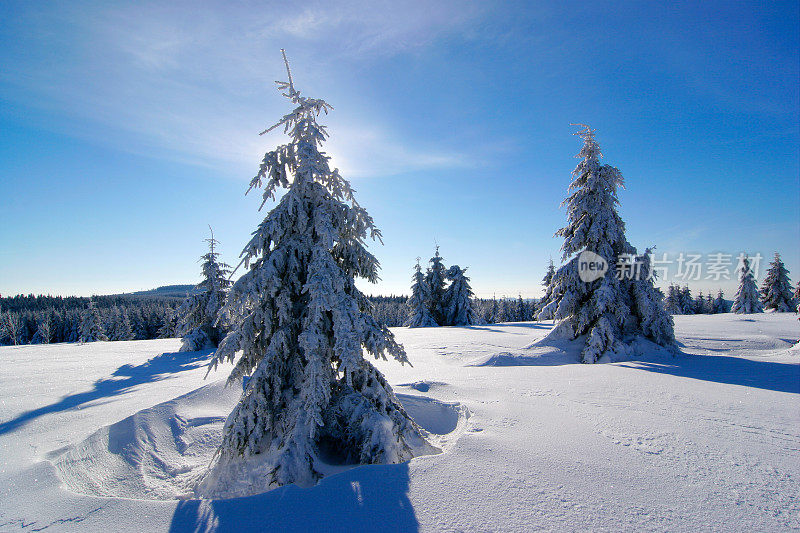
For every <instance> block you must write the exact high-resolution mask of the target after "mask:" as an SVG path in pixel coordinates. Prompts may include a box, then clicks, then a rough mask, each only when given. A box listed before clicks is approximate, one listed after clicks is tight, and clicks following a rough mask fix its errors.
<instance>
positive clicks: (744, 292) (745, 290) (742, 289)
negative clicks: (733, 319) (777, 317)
mask: <svg viewBox="0 0 800 533" xmlns="http://www.w3.org/2000/svg"><path fill="white" fill-rule="evenodd" d="M763 312H764V308H763V307H762V306H761V300H759V298H758V286H756V280H755V278H754V276H753V269H752V268H750V261H749V260H748V259H747V257H743V258H742V266H741V273H740V274H739V289H738V290H737V291H736V296H735V297H734V299H733V306H731V313H738V314H749V313H763Z"/></svg>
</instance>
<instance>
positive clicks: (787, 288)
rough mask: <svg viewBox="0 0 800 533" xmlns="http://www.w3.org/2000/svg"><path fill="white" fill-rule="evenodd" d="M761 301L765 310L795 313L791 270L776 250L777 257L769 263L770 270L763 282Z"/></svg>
mask: <svg viewBox="0 0 800 533" xmlns="http://www.w3.org/2000/svg"><path fill="white" fill-rule="evenodd" d="M761 302H762V303H763V304H764V310H765V311H769V310H770V309H772V310H774V311H775V312H778V313H793V312H794V311H795V306H796V303H795V301H794V296H793V295H792V282H791V281H789V271H788V270H786V267H785V266H784V265H783V261H781V256H780V254H779V253H778V252H775V258H774V259H773V260H772V262H771V263H770V264H769V270H767V275H766V276H765V277H764V282H763V283H762V284H761Z"/></svg>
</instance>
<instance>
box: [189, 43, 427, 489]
mask: <svg viewBox="0 0 800 533" xmlns="http://www.w3.org/2000/svg"><path fill="white" fill-rule="evenodd" d="M284 59H285V55H284ZM286 69H287V74H288V76H289V81H288V82H278V86H279V89H280V90H282V91H284V92H283V95H284V96H285V97H287V98H288V99H289V100H290V101H291V102H292V103H293V104H295V105H296V107H295V109H294V110H293V111H291V112H290V113H288V114H287V115H285V116H284V117H283V118H282V119H281V120H280V121H279V122H278V124H276V125H275V126H273V127H272V128H270V129H269V130H266V131H270V130H272V129H274V128H276V127H280V126H282V127H283V128H284V131H285V132H286V133H288V134H289V136H290V137H291V140H290V141H289V143H288V144H285V145H282V146H279V147H277V148H276V149H274V150H272V151H270V152H268V153H267V154H266V155H265V156H264V159H263V162H262V163H261V167H260V169H259V171H258V174H257V175H256V176H255V178H253V180H252V181H251V183H250V188H249V189H248V191H249V190H251V189H253V188H256V187H262V186H263V187H264V193H263V202H262V206H263V205H264V203H266V202H267V201H268V200H271V199H274V197H275V193H276V191H277V189H279V188H284V189H286V193H285V194H284V196H283V197H282V198H281V199H280V201H279V202H278V204H277V205H276V206H275V208H274V209H273V210H272V211H270V212H269V214H268V215H267V216H266V218H265V219H264V220H263V221H262V222H261V224H260V225H259V226H258V228H257V229H256V230H255V232H254V233H253V237H252V239H251V240H250V242H249V243H248V244H247V246H246V247H245V249H244V251H243V252H242V256H243V262H244V264H245V267H246V268H247V269H248V271H247V272H246V273H245V274H244V275H243V276H242V277H241V278H240V279H239V280H238V281H237V282H236V283H235V284H234V285H233V287H232V288H231V291H230V294H229V297H228V303H227V304H226V307H225V316H226V317H227V319H228V320H229V323H230V324H231V327H232V330H231V332H230V333H229V334H228V335H227V336H226V337H225V339H224V340H223V341H222V343H221V344H220V346H219V348H218V350H217V352H216V354H215V355H214V357H213V359H212V362H211V366H212V368H216V366H217V365H218V364H220V363H221V362H223V361H231V362H233V361H235V360H236V354H237V353H241V355H240V356H239V358H238V361H237V362H236V366H235V368H234V369H233V371H232V372H231V375H230V377H229V379H228V381H229V383H232V382H235V381H236V380H237V378H240V377H242V376H245V375H248V374H249V375H250V379H249V381H248V382H247V385H246V388H245V391H244V394H243V395H242V398H241V400H240V401H239V404H238V405H237V406H236V407H235V408H234V410H233V412H232V413H231V414H230V416H229V417H228V419H227V421H226V423H225V427H224V434H223V440H222V444H221V446H220V448H219V450H218V453H217V456H216V457H215V460H214V462H213V463H212V465H211V468H210V471H209V472H208V473H207V475H206V476H205V478H204V479H203V480H202V481H201V483H200V485H199V486H198V489H197V490H198V493H199V494H201V495H203V496H217V495H229V496H235V495H244V494H254V493H258V492H262V491H265V490H268V489H271V488H274V487H277V486H280V485H286V484H290V483H296V484H298V485H301V486H310V485H313V484H314V483H315V482H316V481H317V480H318V479H319V478H320V477H321V475H322V470H323V467H324V465H325V464H326V463H328V464H329V463H331V462H336V463H360V464H388V463H400V462H403V461H407V460H409V459H411V458H412V457H414V456H416V455H421V454H426V453H435V452H437V451H438V450H437V449H436V448H434V447H432V446H431V445H430V444H428V443H427V441H426V440H425V439H424V438H423V436H422V434H421V430H420V428H419V427H418V426H417V425H416V424H415V423H414V421H413V420H412V419H411V418H410V417H409V416H408V414H407V413H406V412H405V410H404V409H403V407H402V405H401V404H400V402H399V401H398V400H397V398H396V397H395V395H394V393H393V392H392V389H391V387H390V386H389V383H388V382H387V381H386V379H385V378H384V377H383V375H382V374H381V373H380V372H379V371H378V370H377V369H376V368H375V367H374V366H373V365H372V364H371V363H370V362H369V361H368V360H366V359H365V358H364V354H363V350H366V351H367V352H368V353H369V354H370V355H372V356H374V357H375V358H384V359H385V358H386V355H387V354H388V355H389V356H391V357H393V358H394V359H396V360H397V361H399V362H400V363H406V362H408V360H407V358H406V354H405V351H404V350H403V347H402V346H401V345H399V344H398V343H397V342H396V341H395V339H394V336H393V335H392V333H391V332H390V331H389V329H388V328H387V327H385V326H384V325H382V324H380V323H378V322H377V321H376V320H375V319H374V318H373V316H372V314H371V312H372V309H371V304H370V303H369V301H368V299H367V297H366V296H365V295H364V294H362V293H361V291H359V290H358V289H357V288H356V284H355V277H356V276H358V277H362V278H365V279H367V280H369V281H370V282H375V281H377V279H378V268H379V264H378V261H377V259H376V258H375V257H374V256H373V255H372V254H370V253H369V252H368V251H367V249H366V247H365V244H364V242H365V239H366V238H367V237H368V236H369V237H371V238H373V239H378V240H380V232H379V231H378V229H376V228H375V226H374V225H373V221H372V218H371V217H370V216H369V214H368V213H367V211H366V210H365V209H364V208H362V207H361V206H360V205H359V204H358V203H357V202H356V199H355V197H354V196H353V192H354V191H353V190H352V189H351V187H350V184H349V183H348V182H347V181H346V180H344V179H343V178H342V176H341V175H340V174H339V171H338V169H334V170H331V169H330V167H329V163H328V161H329V158H328V156H326V155H325V153H324V152H322V151H321V150H320V148H321V145H322V143H323V142H324V141H325V139H326V138H327V137H328V133H327V131H326V129H325V128H324V127H323V126H321V125H319V124H317V120H316V119H317V117H318V116H319V114H320V113H322V112H326V113H327V111H328V110H329V109H331V107H330V106H329V105H328V104H327V103H325V102H324V101H323V100H318V99H314V98H309V97H304V96H301V94H300V92H298V91H297V90H296V89H295V88H294V85H293V82H292V78H291V72H290V71H289V66H288V62H287V63H286Z"/></svg>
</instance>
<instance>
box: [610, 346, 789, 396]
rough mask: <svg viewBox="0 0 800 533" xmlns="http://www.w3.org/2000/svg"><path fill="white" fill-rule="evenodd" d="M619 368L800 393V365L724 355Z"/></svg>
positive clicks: (630, 363)
mask: <svg viewBox="0 0 800 533" xmlns="http://www.w3.org/2000/svg"><path fill="white" fill-rule="evenodd" d="M618 364H619V365H620V366H624V367H627V368H635V369H638V370H646V371H648V372H658V373H660V374H670V375H673V376H679V377H684V378H691V379H699V380H702V381H710V382H713V383H726V384H729V385H741V386H744V387H754V388H757V389H765V390H771V391H776V392H790V393H794V394H800V364H798V363H781V362H776V361H758V360H753V359H746V358H744V357H735V356H724V355H687V354H681V355H679V356H678V357H676V358H675V359H670V360H660V361H658V362H649V361H629V362H626V363H618Z"/></svg>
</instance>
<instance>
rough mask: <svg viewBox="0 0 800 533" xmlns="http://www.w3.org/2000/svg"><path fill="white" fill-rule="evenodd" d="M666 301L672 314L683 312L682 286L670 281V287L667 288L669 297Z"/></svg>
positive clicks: (668, 311) (668, 310)
mask: <svg viewBox="0 0 800 533" xmlns="http://www.w3.org/2000/svg"><path fill="white" fill-rule="evenodd" d="M664 303H665V307H666V309H667V313H669V314H671V315H681V314H683V310H682V309H681V292H680V287H678V286H677V285H674V284H672V283H670V285H669V289H667V298H666V300H665V301H664Z"/></svg>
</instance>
